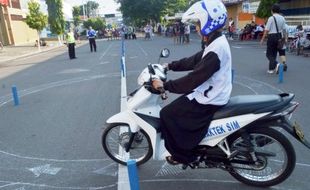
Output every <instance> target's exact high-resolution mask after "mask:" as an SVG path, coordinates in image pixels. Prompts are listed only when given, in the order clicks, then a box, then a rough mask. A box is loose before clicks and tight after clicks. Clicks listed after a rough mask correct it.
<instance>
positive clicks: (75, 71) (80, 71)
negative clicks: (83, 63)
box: [59, 69, 89, 74]
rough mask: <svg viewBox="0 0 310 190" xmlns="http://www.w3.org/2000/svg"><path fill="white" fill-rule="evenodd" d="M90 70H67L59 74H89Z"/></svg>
mask: <svg viewBox="0 0 310 190" xmlns="http://www.w3.org/2000/svg"><path fill="white" fill-rule="evenodd" d="M88 71H89V70H88V69H66V70H63V71H60V72H59V74H74V73H82V72H88Z"/></svg>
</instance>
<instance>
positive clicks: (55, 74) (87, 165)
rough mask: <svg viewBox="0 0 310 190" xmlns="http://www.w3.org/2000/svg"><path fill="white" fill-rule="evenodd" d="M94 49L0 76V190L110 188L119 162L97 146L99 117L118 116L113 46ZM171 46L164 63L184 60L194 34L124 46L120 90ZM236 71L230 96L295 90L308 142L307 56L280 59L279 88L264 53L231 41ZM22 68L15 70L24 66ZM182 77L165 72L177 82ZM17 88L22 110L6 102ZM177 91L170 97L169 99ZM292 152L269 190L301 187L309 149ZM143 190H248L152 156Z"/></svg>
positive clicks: (143, 171)
mask: <svg viewBox="0 0 310 190" xmlns="http://www.w3.org/2000/svg"><path fill="white" fill-rule="evenodd" d="M97 45H98V51H97V52H96V53H91V52H90V51H89V47H88V46H87V45H85V46H82V47H80V48H78V49H76V56H77V57H78V59H75V60H69V59H68V55H67V52H66V49H57V50H53V51H50V52H48V53H45V54H43V55H37V56H33V57H28V58H23V59H19V60H14V61H10V62H9V63H7V64H6V65H7V66H6V67H5V68H0V70H1V69H9V70H13V71H14V70H16V71H18V72H15V73H14V72H12V74H11V75H10V76H7V77H4V78H1V77H0V78H1V79H0V189H1V190H39V189H40V190H41V189H42V190H46V189H64V190H65V189H74V190H75V189H77V190H79V189H81V190H84V189H113V190H116V189H118V186H119V184H125V183H127V182H126V181H119V180H118V175H119V173H118V172H119V170H118V165H117V164H115V163H114V162H113V161H112V160H111V159H109V158H108V157H107V156H106V155H105V153H104V151H103V149H102V147H101V133H102V129H103V128H104V127H105V125H104V124H105V121H106V119H107V118H109V117H110V116H111V115H113V114H115V113H117V112H119V110H120V84H121V81H120V59H121V57H120V55H121V42H120V41H97ZM164 47H166V48H169V49H170V50H171V56H170V57H169V58H168V59H165V60H164V59H163V60H161V62H169V61H172V60H175V59H179V58H182V57H184V56H190V55H191V54H193V53H195V52H196V51H198V50H199V48H200V42H199V40H198V38H195V37H193V40H192V42H191V44H189V45H174V44H173V41H172V39H170V38H165V37H155V39H154V40H151V41H145V40H143V39H138V40H135V41H126V42H125V52H126V64H127V89H128V92H130V91H133V90H134V89H135V88H136V87H137V83H136V80H137V76H138V75H139V73H140V72H141V71H142V69H143V68H144V67H145V66H146V65H147V64H148V63H149V62H152V63H156V62H157V61H158V55H159V52H160V50H161V49H162V48H164ZM231 49H232V55H233V68H234V76H235V77H234V86H233V95H239V94H272V93H281V92H293V93H295V94H296V98H295V100H296V101H298V102H300V106H299V108H298V109H297V111H296V114H295V115H294V116H293V118H292V119H293V120H297V121H298V122H299V123H300V124H301V126H302V128H303V129H304V132H305V135H306V136H307V137H309V138H310V132H309V130H307V127H308V125H307V124H308V123H310V118H309V117H308V115H309V113H310V103H309V97H310V90H309V85H308V83H309V81H310V80H309V74H308V73H309V70H310V64H309V58H305V57H297V56H295V55H288V58H287V59H288V66H289V68H288V72H286V73H285V76H284V83H282V84H279V83H278V78H277V76H276V75H268V74H267V73H266V71H267V68H268V65H267V60H266V58H265V54H264V51H265V47H261V46H260V45H258V43H256V42H242V43H241V42H235V41H233V42H231ZM25 65H28V67H26V68H23V69H19V68H20V67H22V66H25ZM182 74H183V73H178V74H176V73H170V74H169V78H176V77H178V76H179V75H182ZM13 85H16V86H17V89H18V93H19V96H20V105H19V106H14V104H13V102H12V97H11V87H12V86H13ZM175 97H176V95H172V94H169V100H168V101H167V103H168V102H169V101H171V100H173V99H174V98H175ZM292 142H293V144H294V147H295V148H296V153H297V162H298V163H297V165H296V168H295V171H294V173H293V174H292V175H291V176H290V178H288V179H287V180H286V181H285V182H284V183H282V184H280V185H278V186H275V187H272V188H270V189H280V190H290V189H294V190H304V189H309V185H310V184H309V182H308V181H309V179H308V176H309V174H310V170H309V168H310V161H309V160H310V152H309V151H308V150H307V148H305V147H304V146H303V145H301V144H300V143H298V142H296V140H294V139H292ZM139 178H140V187H141V189H142V190H157V189H163V190H165V189H169V190H174V189H184V190H187V189H197V190H203V189H215V188H216V189H221V190H234V189H236V190H237V189H249V190H254V189H258V188H253V187H249V186H246V185H243V184H241V183H239V182H238V181H236V180H235V179H234V178H232V177H231V176H230V175H229V174H227V173H226V172H225V171H221V170H217V169H212V170H190V169H188V170H181V169H180V168H179V167H178V166H169V165H167V164H166V163H165V162H164V161H152V160H150V161H149V162H147V163H146V164H145V165H142V166H141V167H139Z"/></svg>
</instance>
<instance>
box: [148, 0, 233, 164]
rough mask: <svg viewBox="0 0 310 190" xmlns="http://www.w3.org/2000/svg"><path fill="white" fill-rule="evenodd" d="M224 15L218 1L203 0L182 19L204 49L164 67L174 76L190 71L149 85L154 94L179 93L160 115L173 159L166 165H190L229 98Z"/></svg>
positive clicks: (167, 147)
mask: <svg viewBox="0 0 310 190" xmlns="http://www.w3.org/2000/svg"><path fill="white" fill-rule="evenodd" d="M226 19H227V11H226V8H225V6H224V4H223V3H222V2H221V0H202V1H199V2H197V3H195V4H193V5H192V6H191V7H190V8H189V9H188V10H187V11H186V12H185V13H184V15H183V17H182V22H189V21H192V22H194V23H195V24H197V25H196V27H198V28H199V31H200V33H201V36H202V39H203V40H204V42H205V43H204V44H205V48H204V49H203V50H201V51H200V52H198V53H196V54H194V55H192V56H191V57H187V58H183V59H181V60H179V61H173V62H172V63H170V64H168V65H167V69H168V70H172V71H191V72H189V73H188V74H187V75H185V76H183V77H181V78H179V79H176V80H170V81H167V82H162V81H161V80H158V79H155V80H153V83H152V84H153V87H154V88H155V89H160V88H164V89H165V90H168V91H169V92H172V93H177V94H183V95H182V96H180V97H179V98H177V99H176V100H174V101H173V102H172V103H170V104H169V105H167V106H165V107H164V108H163V109H162V110H161V112H160V118H161V122H162V124H161V132H162V136H163V138H164V140H165V147H166V149H167V150H168V151H169V153H170V154H171V156H168V157H166V160H167V162H168V163H170V164H173V165H175V164H180V163H182V164H190V163H192V162H193V161H195V160H196V159H197V158H196V157H195V155H194V154H193V151H192V150H193V149H194V148H195V147H196V146H197V145H198V144H199V142H200V141H201V140H202V139H203V138H204V137H205V135H206V134H207V132H208V127H209V124H210V122H211V120H212V117H213V115H214V113H215V112H216V111H217V110H218V109H220V108H221V107H222V106H223V105H225V104H227V102H228V100H229V99H230V94H231V90H232V81H231V52H230V47H229V44H228V41H227V39H226V37H225V36H224V35H223V34H222V28H223V27H224V26H225V23H226Z"/></svg>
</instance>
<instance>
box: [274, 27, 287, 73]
mask: <svg viewBox="0 0 310 190" xmlns="http://www.w3.org/2000/svg"><path fill="white" fill-rule="evenodd" d="M283 35H284V38H285V44H284V46H283V48H282V49H279V57H280V61H281V63H282V64H283V71H287V64H286V55H285V51H286V43H287V39H288V25H287V24H285V33H284V34H283ZM276 71H277V74H278V73H279V65H278V64H277V68H276Z"/></svg>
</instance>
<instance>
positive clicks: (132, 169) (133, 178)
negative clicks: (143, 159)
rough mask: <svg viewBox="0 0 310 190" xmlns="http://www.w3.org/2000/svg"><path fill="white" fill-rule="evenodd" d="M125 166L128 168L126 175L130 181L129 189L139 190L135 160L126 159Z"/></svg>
mask: <svg viewBox="0 0 310 190" xmlns="http://www.w3.org/2000/svg"><path fill="white" fill-rule="evenodd" d="M127 168H128V176H129V182H130V190H139V189H140V186H139V176H138V172H137V165H136V161H135V160H128V161H127Z"/></svg>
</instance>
